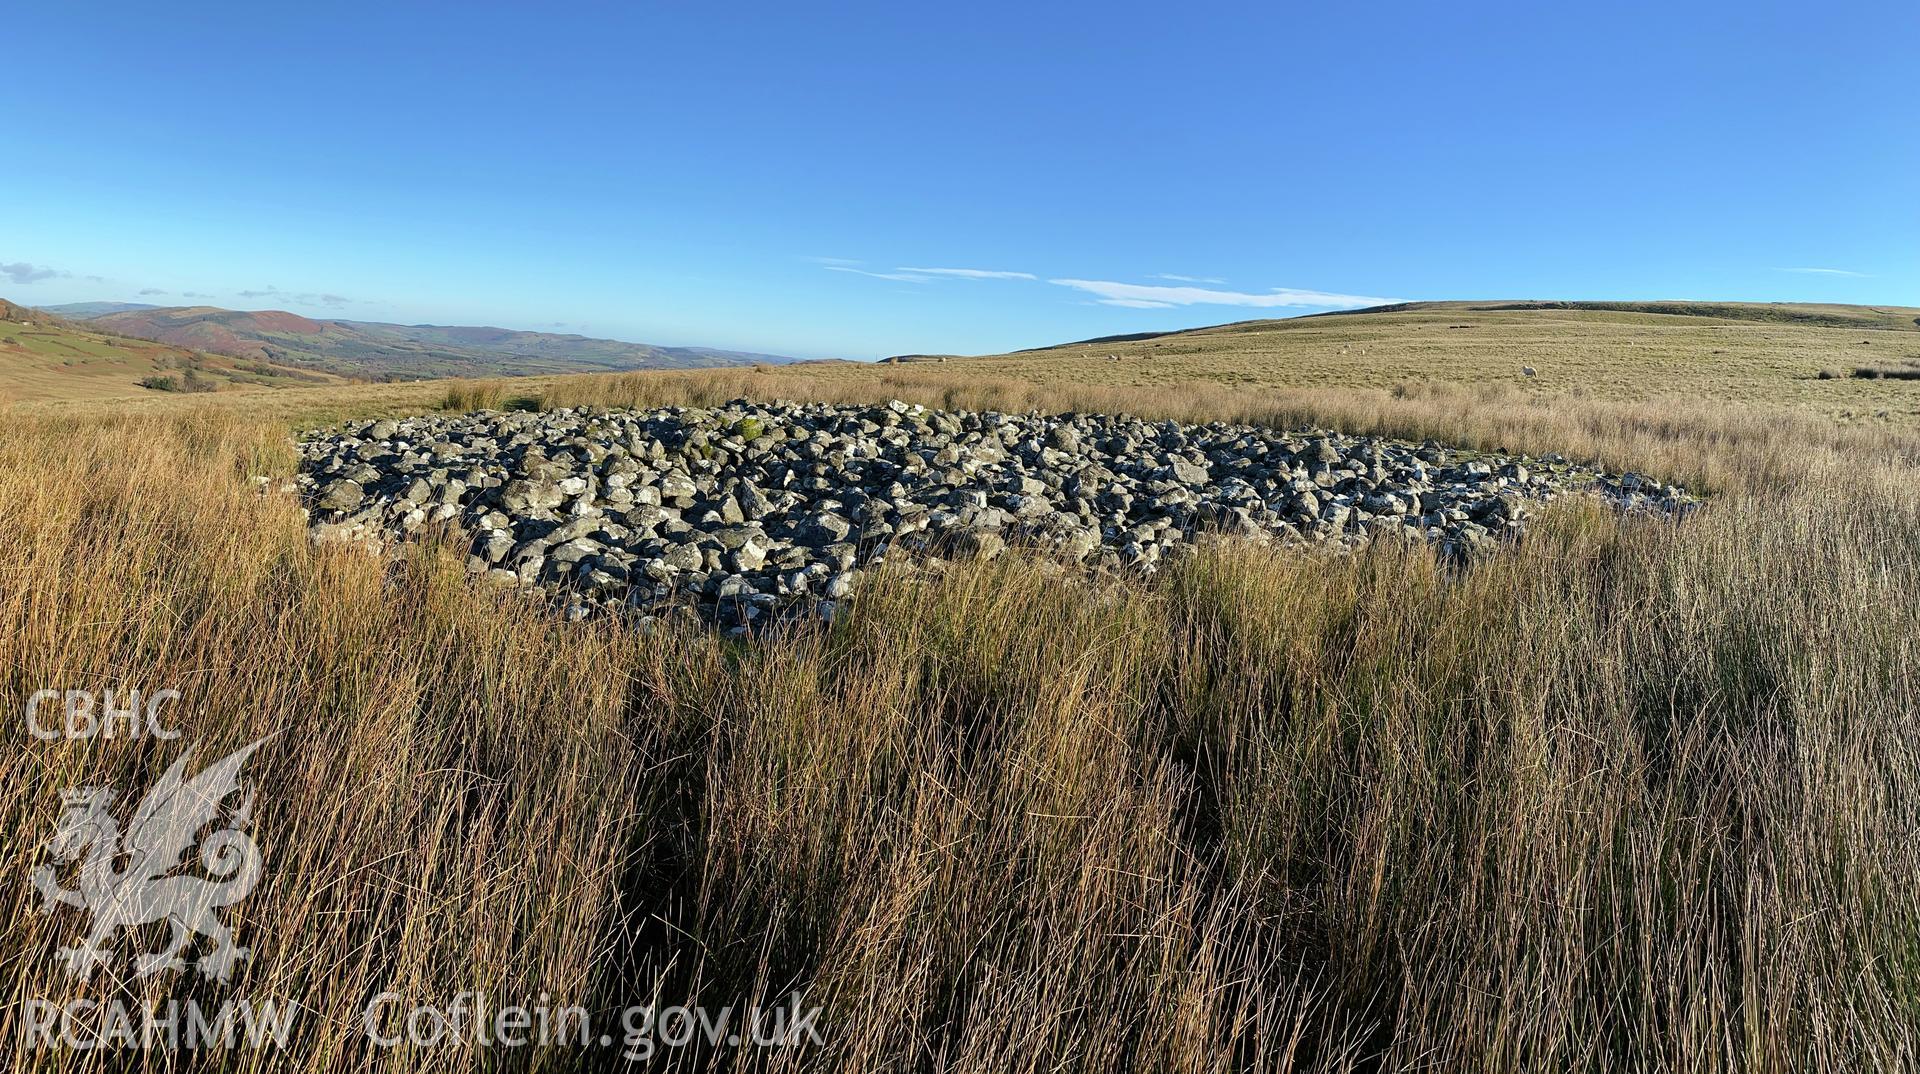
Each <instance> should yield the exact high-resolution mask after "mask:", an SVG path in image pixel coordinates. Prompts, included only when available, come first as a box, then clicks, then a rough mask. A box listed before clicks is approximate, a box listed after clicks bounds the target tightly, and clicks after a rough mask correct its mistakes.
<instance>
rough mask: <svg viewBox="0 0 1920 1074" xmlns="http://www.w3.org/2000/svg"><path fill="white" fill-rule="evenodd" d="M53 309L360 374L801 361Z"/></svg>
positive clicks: (175, 339) (250, 316) (244, 314)
mask: <svg viewBox="0 0 1920 1074" xmlns="http://www.w3.org/2000/svg"><path fill="white" fill-rule="evenodd" d="M46 308H47V309H48V311H49V312H52V313H55V314H58V315H60V316H62V317H65V318H68V319H70V320H72V321H75V322H78V323H82V324H85V325H87V326H89V327H93V328H98V329H101V330H103V331H106V332H110V333H114V334H117V335H121V336H131V337H133V338H136V339H145V340H152V341H155V342H159V343H164V344H168V345H170V346H174V347H183V348H188V349H192V350H199V351H206V352H209V353H212V354H220V355H227V356H229V357H234V358H242V359H247V360H250V361H257V362H268V363H272V364H274V365H278V366H289V367H294V368H299V369H309V370H315V371H318V372H322V373H328V374H333V375H335V376H342V377H350V378H354V379H361V380H419V379H425V378H432V377H470V376H529V375H537V374H554V373H607V372H624V371H629V370H637V369H706V368H715V367H720V366H732V365H751V364H756V363H763V362H765V363H787V362H792V361H794V359H792V358H789V357H786V356H783V355H775V354H755V353H751V352H744V351H729V350H719V349H715V348H710V347H662V346H655V345H653V344H648V343H627V342H623V341H620V340H612V339H594V338H591V337H588V336H579V335H560V334H555V333H550V332H527V331H519V330H516V329H511V328H492V327H478V326H474V327H469V326H444V325H424V324H423V325H401V324H383V323H379V322H374V321H345V320H317V319H313V318H308V317H303V316H300V315H299V314H296V313H288V312H286V311H284V310H255V311H246V310H228V309H220V308H218V307H214V306H143V305H140V304H137V303H121V302H81V303H73V304H70V305H65V306H50V307H46Z"/></svg>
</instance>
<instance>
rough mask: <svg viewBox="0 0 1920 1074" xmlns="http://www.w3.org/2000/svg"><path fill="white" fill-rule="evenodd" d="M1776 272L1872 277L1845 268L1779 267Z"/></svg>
mask: <svg viewBox="0 0 1920 1074" xmlns="http://www.w3.org/2000/svg"><path fill="white" fill-rule="evenodd" d="M1773 271H1775V272H1798V273H1800V274H1802V275H1805V276H1853V277H1855V278H1857V279H1862V280H1865V279H1871V277H1870V276H1868V275H1867V274H1866V273H1864V272H1854V271H1853V270H1851V269H1843V268H1777V269H1774V270H1773Z"/></svg>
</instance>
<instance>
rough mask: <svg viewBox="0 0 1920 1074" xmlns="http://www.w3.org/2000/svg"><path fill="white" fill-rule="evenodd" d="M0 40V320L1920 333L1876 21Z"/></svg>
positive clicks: (350, 7)
mask: <svg viewBox="0 0 1920 1074" xmlns="http://www.w3.org/2000/svg"><path fill="white" fill-rule="evenodd" d="M456 10H457V11H458V14H457V15H455V14H453V12H455V11H456ZM7 24H8V33H7V38H8V42H9V43H8V46H7V48H6V50H5V52H6V56H7V74H6V79H5V83H6V87H7V88H6V90H5V97H4V99H5V101H6V103H7V106H8V107H7V108H6V109H5V115H6V117H7V118H6V121H5V123H4V124H0V206H4V211H0V296H4V297H7V298H10V299H13V300H14V301H19V302H26V303H37V304H52V303H56V302H67V301H80V300H90V299H124V300H131V301H147V302H155V303H160V304H188V303H195V302H205V303H211V304H216V305H226V306H236V307H241V308H284V309H293V310H296V311H298V312H302V313H307V314H311V315H323V316H337V317H346V318H353V319H365V320H399V321H406V322H420V321H431V322H437V323H462V324H471V323H487V324H500V325H507V326H511V327H520V328H542V329H549V330H568V331H578V332H583V333H587V334H592V335H606V336H613V337H617V338H625V339H634V340H641V341H646V342H656V343H671V344H683V343H704V344H711V345H718V346H731V347H739V348H747V349H756V350H767V351H775V352H780V353H788V354H796V355H802V356H808V357H819V356H828V355H833V356H845V357H860V358H871V357H877V356H880V355H885V354H891V353H901V352H910V351H955V352H982V351H994V350H1003V349H1008V348H1014V347H1024V346H1034V345H1040V344H1045V343H1049V342H1057V341H1063V340H1068V339H1075V338H1082V337H1087V336H1093V335H1102V334H1108V333H1118V332H1136V331H1147V330H1158V329H1168V328H1179V327H1187V326H1192V325H1200V324H1211V323H1219V322H1222V321H1231V320H1241V319H1246V318H1250V317H1261V316H1282V315H1289V314H1294V313H1304V312H1313V311H1315V310H1318V309H1324V308H1327V307H1329V306H1336V305H1349V304H1355V303H1362V304H1364V303H1369V302H1372V301H1374V300H1376V299H1428V298H1432V299H1438V298H1614V299H1626V298H1702V299H1706V298H1714V299H1749V300H1805V301H1833V302H1862V303H1888V304H1903V305H1920V81H1916V75H1915V70H1916V69H1915V66H1914V60H1913V56H1914V52H1913V50H1914V47H1915V42H1916V41H1920V5H1917V4H1915V3H1913V2H1912V0H1897V2H1895V0H1887V2H1864V3H1847V2H1841V3H1831V4H1825V5H1809V4H1805V3H1792V4H1788V3H1771V2H1759V3H1755V2H1740V3H1732V2H1720V0H1713V2H1692V3H1689V2H1684V0H1668V2H1665V3H1659V4H1642V3H1635V2H1628V3H1610V4H1591V5H1569V4H1536V3H1528V4H1506V3H1500V4H1486V3H1473V2H1470V0H1467V2H1460V3H1451V4H1441V3H1402V2H1382V3H1373V4H1315V5H1306V4H1275V3H1264V4H1245V5H1241V4H1228V3H1223V4H1198V5H1167V4H1130V3H1113V2H1102V3H1085V4H1064V3H1062V4H1044V3H1041V4H1036V3H1031V2H1027V3H1020V4H1000V3H993V2H978V3H972V4H964V5H959V4H956V5H922V4H903V3H897V2H892V3H875V4H858V3H849V4H833V5H797V4H778V5H774V4H766V5H762V4H732V5H708V4H679V3H676V4H608V5H604V6H603V5H595V4H566V5H539V6H536V5H525V4H514V5H499V6H491V5H486V4H478V3H474V4H467V5H461V6H458V7H456V6H453V5H425V4H418V5H415V4H406V3H394V2H386V3H381V4H370V5H362V4H354V3H343V4H334V5H279V4H252V3H250V4H245V5H240V4H234V5H220V4H195V5H189V6H187V7H184V8H183V7H179V6H171V5H155V4H151V3H142V4H126V5H113V4H88V5H81V4H29V5H22V6H20V7H19V8H17V9H16V10H14V11H11V12H9V14H8V18H7Z"/></svg>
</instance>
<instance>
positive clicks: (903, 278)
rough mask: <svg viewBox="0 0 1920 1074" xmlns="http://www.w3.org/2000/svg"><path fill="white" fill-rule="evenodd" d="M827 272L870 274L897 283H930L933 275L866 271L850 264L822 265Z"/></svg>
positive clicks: (878, 278)
mask: <svg viewBox="0 0 1920 1074" xmlns="http://www.w3.org/2000/svg"><path fill="white" fill-rule="evenodd" d="M820 267H821V268H824V269H826V270H827V271H828V272H851V273H853V274H854V275H856V276H871V277H873V278H874V279H876V280H894V281H897V282H899V283H931V282H933V277H931V276H927V275H923V274H921V273H916V272H868V271H867V270H866V269H863V268H854V267H853V266H852V265H822V266H820Z"/></svg>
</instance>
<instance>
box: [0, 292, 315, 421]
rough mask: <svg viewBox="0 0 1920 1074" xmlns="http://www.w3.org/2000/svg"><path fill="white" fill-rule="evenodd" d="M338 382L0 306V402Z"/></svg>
mask: <svg viewBox="0 0 1920 1074" xmlns="http://www.w3.org/2000/svg"><path fill="white" fill-rule="evenodd" d="M338 383H340V378H339V377H335V376H331V375H329V374H325V373H317V372H312V371H308V370H300V369H289V368H287V367H285V366H281V365H277V364H275V363H272V362H269V361H265V360H262V359H259V358H241V357H233V356H229V355H214V354H202V353H199V352H197V351H194V350H191V349H188V348H185V347H178V346H173V345H170V344H165V343H156V342H153V341H150V340H143V339H131V338H127V337H125V336H120V335H116V334H114V333H112V332H107V331H102V330H100V329H99V328H98V327H97V326H94V325H91V324H87V323H85V322H76V321H72V320H68V319H66V318H63V317H56V316H51V315H49V314H48V313H46V312H45V311H42V310H35V309H29V308H28V307H25V306H20V305H16V304H15V303H12V302H8V301H6V300H4V299H0V398H5V399H7V400H9V401H15V402H28V401H40V400H69V399H100V400H105V399H115V398H126V397H133V396H140V395H149V394H163V393H166V392H194V393H199V392H217V391H228V390H233V389H240V388H285V387H293V386H296V385H297V386H317V385H325V384H338Z"/></svg>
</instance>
